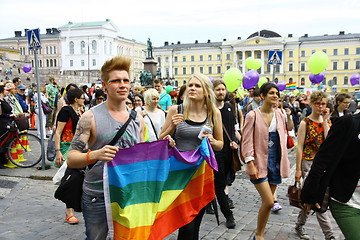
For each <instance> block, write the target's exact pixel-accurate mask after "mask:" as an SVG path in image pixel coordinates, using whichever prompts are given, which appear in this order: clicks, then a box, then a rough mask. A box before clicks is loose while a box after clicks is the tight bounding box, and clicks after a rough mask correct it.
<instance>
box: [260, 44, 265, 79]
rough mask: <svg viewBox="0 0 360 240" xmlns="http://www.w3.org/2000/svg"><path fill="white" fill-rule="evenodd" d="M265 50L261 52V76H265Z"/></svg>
mask: <svg viewBox="0 0 360 240" xmlns="http://www.w3.org/2000/svg"><path fill="white" fill-rule="evenodd" d="M264 66H265V65H264V50H261V74H264V72H265V71H264Z"/></svg>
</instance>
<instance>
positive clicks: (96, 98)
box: [96, 97, 104, 100]
mask: <svg viewBox="0 0 360 240" xmlns="http://www.w3.org/2000/svg"><path fill="white" fill-rule="evenodd" d="M96 100H104V98H102V97H100V98H96Z"/></svg>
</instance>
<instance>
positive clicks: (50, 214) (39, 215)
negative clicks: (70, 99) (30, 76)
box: [0, 152, 344, 240]
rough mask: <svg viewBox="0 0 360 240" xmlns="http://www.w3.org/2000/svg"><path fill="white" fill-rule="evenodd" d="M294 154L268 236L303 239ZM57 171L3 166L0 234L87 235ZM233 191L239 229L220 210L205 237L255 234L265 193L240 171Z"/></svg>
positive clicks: (315, 235) (208, 219)
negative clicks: (70, 209)
mask: <svg viewBox="0 0 360 240" xmlns="http://www.w3.org/2000/svg"><path fill="white" fill-rule="evenodd" d="M290 160H291V165H292V169H291V176H290V178H288V179H285V181H284V182H283V184H281V185H279V188H278V201H279V203H280V204H281V205H282V207H283V209H282V210H281V211H279V212H278V213H277V214H271V215H270V218H269V221H268V224H267V226H266V232H265V237H266V239H267V240H271V239H276V240H286V239H289V240H292V239H299V238H298V237H297V236H296V234H295V232H294V226H295V221H296V218H297V214H298V212H299V211H298V209H297V208H294V207H290V206H289V204H288V199H287V197H286V192H287V186H288V185H290V184H293V181H294V174H295V168H294V152H292V153H291V154H290ZM47 164H49V162H47ZM56 171H57V169H56V168H53V167H52V168H51V169H48V170H36V168H29V169H24V168H15V169H0V183H7V184H0V239H2V240H10V239H11V240H12V239H24V240H37V239H39V240H40V239H41V240H53V239H74V240H75V239H84V238H85V234H84V231H85V226H84V221H83V218H82V214H81V213H77V214H76V216H77V217H78V218H79V220H80V224H78V225H69V224H67V223H65V221H64V218H65V205H64V204H63V203H62V202H60V201H58V200H56V199H54V197H53V194H54V191H55V190H56V187H57V186H55V185H54V184H53V183H52V181H51V179H52V177H53V175H54V174H55V173H56ZM39 179H40V180H39ZM3 185H7V186H5V188H3V189H4V191H1V188H2V187H4V186H3ZM1 193H2V194H1ZM230 197H231V199H232V200H233V201H234V205H235V209H233V212H234V217H235V221H236V227H235V229H227V228H226V227H225V218H224V216H223V215H222V214H221V213H220V214H219V215H220V225H219V226H217V223H216V219H215V216H214V215H208V214H205V216H204V218H203V221H202V223H201V229H200V239H204V240H210V239H229V240H230V239H236V240H248V239H252V237H253V235H254V231H255V229H256V221H257V212H258V210H259V204H260V203H261V199H260V197H259V194H258V193H257V191H256V189H255V187H254V186H253V184H251V183H250V181H249V180H248V177H247V176H246V175H245V174H243V173H239V174H238V175H237V177H236V180H235V182H234V184H233V186H232V187H231V189H230ZM329 213H330V212H329ZM333 226H334V230H335V237H336V239H344V237H343V236H342V235H341V232H340V230H339V228H338V227H337V225H336V223H335V221H334V220H333ZM305 228H306V231H307V233H308V234H309V235H310V237H311V239H316V240H318V239H324V236H323V234H322V232H321V229H320V227H319V224H318V222H317V220H316V217H315V216H310V217H309V219H308V222H307V224H306V225H305ZM176 238H177V232H174V233H173V234H171V235H170V236H168V237H167V238H166V239H167V240H175V239H176Z"/></svg>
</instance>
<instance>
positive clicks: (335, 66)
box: [333, 62, 337, 70]
mask: <svg viewBox="0 0 360 240" xmlns="http://www.w3.org/2000/svg"><path fill="white" fill-rule="evenodd" d="M333 70H337V62H333Z"/></svg>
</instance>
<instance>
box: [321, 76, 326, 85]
mask: <svg viewBox="0 0 360 240" xmlns="http://www.w3.org/2000/svg"><path fill="white" fill-rule="evenodd" d="M322 84H324V85H326V77H324V80H323V81H322Z"/></svg>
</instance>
